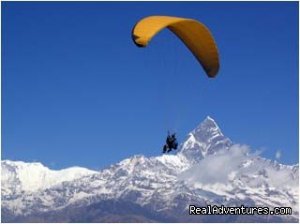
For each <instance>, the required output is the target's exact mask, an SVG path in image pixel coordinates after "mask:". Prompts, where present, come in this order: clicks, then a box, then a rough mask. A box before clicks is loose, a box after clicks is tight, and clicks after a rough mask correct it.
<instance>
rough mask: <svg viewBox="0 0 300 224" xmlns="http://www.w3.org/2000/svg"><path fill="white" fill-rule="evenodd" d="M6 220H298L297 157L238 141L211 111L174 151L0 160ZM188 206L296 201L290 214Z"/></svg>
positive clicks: (287, 203)
mask: <svg viewBox="0 0 300 224" xmlns="http://www.w3.org/2000/svg"><path fill="white" fill-rule="evenodd" d="M1 169H2V173H1V186H2V189H1V198H2V201H1V213H2V214H1V218H2V222H299V209H298V207H299V164H295V165H283V164H280V163H278V162H276V161H272V160H268V159H265V158H263V157H261V156H260V155H259V153H256V152H253V150H251V148H250V147H249V146H247V145H242V144H236V143H233V142H232V141H231V140H230V139H229V138H228V137H226V136H224V135H223V133H222V131H221V130H220V128H219V126H218V125H217V123H216V122H215V121H214V120H213V119H212V118H211V117H207V118H206V119H205V120H204V121H203V122H201V123H200V124H199V125H198V126H197V127H196V128H195V129H194V130H193V131H191V132H190V133H189V134H188V135H187V138H186V140H185V141H184V142H183V143H182V144H180V146H179V149H178V150H177V151H176V153H174V154H163V155H159V156H154V157H145V156H143V155H135V156H132V157H130V158H127V159H124V160H122V161H120V162H119V163H117V164H114V165H111V166H110V167H108V168H106V169H103V170H100V171H95V170H89V169H86V168H82V167H71V168H67V169H62V170H51V169H49V168H47V167H46V166H44V165H42V164H41V163H28V162H22V161H10V160H2V161H1ZM190 205H196V206H198V207H201V206H203V207H204V206H207V205H218V206H221V205H224V206H230V207H236V206H241V205H243V206H247V207H254V206H260V207H268V208H269V209H270V210H272V209H273V208H274V207H291V208H292V214H291V215H189V207H190Z"/></svg>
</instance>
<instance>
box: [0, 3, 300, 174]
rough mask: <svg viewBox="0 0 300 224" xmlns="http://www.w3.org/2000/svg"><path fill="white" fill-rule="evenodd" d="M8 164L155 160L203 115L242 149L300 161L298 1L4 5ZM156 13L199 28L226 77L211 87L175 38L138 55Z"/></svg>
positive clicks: (162, 37) (163, 36) (161, 39)
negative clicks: (137, 38)
mask: <svg viewBox="0 0 300 224" xmlns="http://www.w3.org/2000/svg"><path fill="white" fill-rule="evenodd" d="M1 4H2V159H12V160H24V161H40V162H42V163H44V164H45V165H47V166H50V167H52V168H62V167H68V166H73V165H79V166H85V167H89V168H93V169H98V168H102V167H105V166H107V165H109V164H112V163H115V162H118V161H120V160H122V159H124V158H126V157H129V156H132V155H134V154H145V155H146V156H152V155H159V154H160V153H161V147H162V145H163V143H164V140H165V136H166V131H167V130H168V129H171V130H176V131H177V133H178V135H179V140H180V141H182V140H184V138H185V136H186V134H187V133H188V132H189V131H190V130H192V129H193V128H194V127H195V126H197V125H198V124H199V123H200V122H201V121H202V120H203V119H205V117H206V116H207V115H210V116H211V117H212V118H214V119H215V120H216V121H217V123H218V124H219V126H220V127H221V129H222V131H223V133H224V134H225V135H226V136H228V137H230V138H231V139H232V140H233V141H234V142H236V143H243V144H248V145H250V146H251V147H252V148H253V149H254V150H262V155H263V156H264V157H267V158H270V159H274V158H275V152H276V151H277V150H280V151H281V152H282V157H281V159H280V160H279V161H280V162H282V163H287V164H293V163H297V162H298V153H299V152H298V150H299V149H298V136H299V130H298V114H299V111H298V106H299V99H298V88H299V87H298V83H299V81H298V79H299V76H298V66H299V64H298V62H299V61H298V53H299V52H298V48H299V46H298V32H299V31H298V3H297V2H285V3H284V2H272V3H271V2H270V3H262V2H251V3H246V2H243V3H238V2H230V3H228V2H222V3H221V2H187V3H183V2H168V3H166V2H152V3H148V2H142V3H138V2H130V3H126V2H124V3H120V2H114V3H113V2H111V3H108V2H88V3H83V2H68V3H63V2H51V3H46V2H43V3H38V2H31V3H28V2H27V3H25V2H2V3H1ZM149 15H171V16H178V17H188V18H194V19H197V20H199V21H201V22H203V23H204V24H205V25H206V26H207V27H209V29H210V30H211V32H212V33H213V35H214V37H215V40H216V42H217V44H218V48H219V52H220V60H221V69H220V73H219V76H218V77H217V78H216V79H208V78H207V77H206V76H205V74H204V71H203V70H202V68H201V67H200V66H199V64H198V63H197V61H196V60H195V59H194V57H193V56H192V54H191V53H190V52H189V51H188V50H187V48H185V46H184V45H183V44H182V43H181V42H180V40H179V39H177V38H176V37H175V36H174V35H173V34H171V33H170V32H169V31H167V30H164V31H162V32H161V33H160V34H159V35H158V36H156V37H155V38H154V39H153V41H152V42H151V43H150V45H149V46H148V48H145V49H141V48H137V47H136V46H135V45H134V44H133V42H132V40H131V29H132V27H133V25H134V24H135V23H136V22H137V21H138V20H139V19H141V18H143V17H145V16H149Z"/></svg>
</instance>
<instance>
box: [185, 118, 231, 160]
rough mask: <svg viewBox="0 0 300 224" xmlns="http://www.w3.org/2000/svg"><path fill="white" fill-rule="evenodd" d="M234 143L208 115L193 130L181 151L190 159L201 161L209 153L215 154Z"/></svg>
mask: <svg viewBox="0 0 300 224" xmlns="http://www.w3.org/2000/svg"><path fill="white" fill-rule="evenodd" d="M230 145H232V143H231V141H230V140H229V138H227V137H225V136H224V135H223V133H222V131H221V129H220V128H219V126H218V125H217V123H216V121H215V120H214V119H213V118H211V117H210V116H207V117H206V118H205V119H204V121H202V122H201V123H200V124H199V125H198V126H197V127H196V128H195V129H194V130H193V131H191V132H190V133H189V135H188V137H187V139H186V141H185V142H184V143H183V144H182V146H181V153H182V154H184V155H185V156H186V157H187V158H188V159H189V160H192V161H195V162H197V161H199V160H200V159H202V158H203V157H205V156H206V155H208V154H215V153H216V152H217V151H219V150H220V149H224V148H228V147H229V146H230Z"/></svg>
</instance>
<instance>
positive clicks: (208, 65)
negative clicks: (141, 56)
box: [132, 16, 220, 77]
mask: <svg viewBox="0 0 300 224" xmlns="http://www.w3.org/2000/svg"><path fill="white" fill-rule="evenodd" d="M164 28H168V29H169V30H171V31H172V32H173V33H175V34H176V35H177V37H178V38H180V39H181V41H182V42H183V43H184V44H185V45H186V46H187V47H188V48H189V49H190V51H191V52H192V53H193V54H194V56H195V57H196V59H197V60H198V62H199V63H200V64H201V65H202V67H203V68H204V70H205V72H206V74H207V75H208V76H209V77H215V76H216V75H217V73H218V71H219V67H220V66H219V54H218V49H217V46H216V44H215V41H214V39H213V37H212V35H211V33H210V32H209V30H208V28H206V27H205V26H204V25H203V24H202V23H200V22H198V21H196V20H193V19H186V18H179V17H171V16H149V17H146V18H143V19H141V20H140V21H139V22H138V23H137V24H136V25H135V26H134V28H133V29H132V39H133V41H134V43H135V44H136V45H137V46H139V47H146V46H147V45H148V43H149V42H150V40H151V39H152V38H153V37H154V36H155V35H156V34H157V33H158V32H159V31H160V30H162V29H164Z"/></svg>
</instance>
